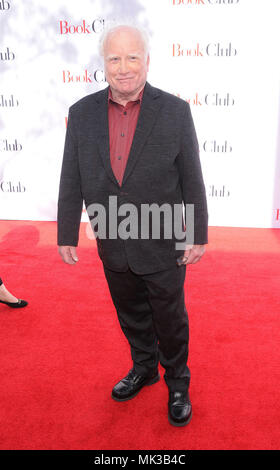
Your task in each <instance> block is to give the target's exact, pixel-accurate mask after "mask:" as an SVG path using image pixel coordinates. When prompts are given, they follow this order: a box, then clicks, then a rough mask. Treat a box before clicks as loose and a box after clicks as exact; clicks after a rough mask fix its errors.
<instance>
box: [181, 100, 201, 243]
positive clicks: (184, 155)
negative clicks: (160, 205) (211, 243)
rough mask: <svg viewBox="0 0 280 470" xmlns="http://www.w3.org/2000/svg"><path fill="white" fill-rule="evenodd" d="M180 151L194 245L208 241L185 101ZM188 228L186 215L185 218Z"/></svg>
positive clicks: (194, 138)
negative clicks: (191, 216)
mask: <svg viewBox="0 0 280 470" xmlns="http://www.w3.org/2000/svg"><path fill="white" fill-rule="evenodd" d="M180 142H181V143H180V152H179V155H178V157H177V162H178V166H179V174H180V183H181V189H182V194H183V203H184V205H186V204H193V210H194V221H193V227H194V234H193V235H194V241H193V244H194V245H204V244H206V243H208V211H207V200H206V193H205V186H204V181H203V176H202V170H201V164H200V158H199V145H198V140H197V136H196V131H195V127H194V123H193V119H192V115H191V110H190V105H189V104H188V103H186V107H185V113H184V116H183V119H182V127H181V140H180ZM186 226H187V230H188V217H187V218H186Z"/></svg>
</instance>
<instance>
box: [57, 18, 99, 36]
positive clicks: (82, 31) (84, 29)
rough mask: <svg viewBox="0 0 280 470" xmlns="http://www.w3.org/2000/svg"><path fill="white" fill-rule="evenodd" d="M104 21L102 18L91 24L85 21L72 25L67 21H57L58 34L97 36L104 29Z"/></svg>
mask: <svg viewBox="0 0 280 470" xmlns="http://www.w3.org/2000/svg"><path fill="white" fill-rule="evenodd" d="M104 24H105V20H104V19H103V18H96V19H95V20H93V21H92V22H91V23H88V22H87V21H86V20H81V21H80V22H79V23H75V24H74V23H73V22H71V21H69V20H61V21H59V32H60V34H61V35H73V34H79V35H88V34H93V33H95V34H99V33H102V31H103V29H104Z"/></svg>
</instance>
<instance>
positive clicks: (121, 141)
mask: <svg viewBox="0 0 280 470" xmlns="http://www.w3.org/2000/svg"><path fill="white" fill-rule="evenodd" d="M143 91H144V90H142V91H141V93H140V94H139V97H138V99H137V100H136V101H129V102H128V103H127V104H126V105H125V106H122V105H121V104H119V103H116V102H115V101H114V100H113V97H112V93H111V89H110V88H109V96H108V121H109V137H110V160H111V165H112V170H113V172H114V175H115V177H116V179H117V181H118V183H119V185H120V186H121V184H122V180H123V175H124V172H125V167H126V164H127V160H128V156H129V152H130V147H131V144H132V140H133V137H134V133H135V129H136V125H137V121H138V116H139V112H140V106H141V102H142V97H143Z"/></svg>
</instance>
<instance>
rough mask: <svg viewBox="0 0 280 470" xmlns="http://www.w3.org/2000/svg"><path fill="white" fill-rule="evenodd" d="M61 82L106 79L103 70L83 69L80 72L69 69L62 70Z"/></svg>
mask: <svg viewBox="0 0 280 470" xmlns="http://www.w3.org/2000/svg"><path fill="white" fill-rule="evenodd" d="M62 81H63V83H94V82H96V83H103V82H105V81H106V79H105V74H104V71H103V70H99V69H97V70H95V71H94V72H90V71H89V70H87V69H86V70H83V71H82V72H80V73H73V72H71V71H70V70H63V71H62Z"/></svg>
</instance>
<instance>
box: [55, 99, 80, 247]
mask: <svg viewBox="0 0 280 470" xmlns="http://www.w3.org/2000/svg"><path fill="white" fill-rule="evenodd" d="M72 114H73V113H72V110H71V108H70V109H69V114H68V121H67V131H66V138H65V145H64V154H63V161H62V168H61V175H60V185H59V197H58V212H57V231H58V232H57V243H58V245H59V246H65V245H69V246H77V245H78V240H79V228H80V222H81V215H82V208H83V197H82V191H81V179H80V171H79V159H78V157H79V155H78V136H77V129H76V128H75V122H74V118H73V116H72Z"/></svg>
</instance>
